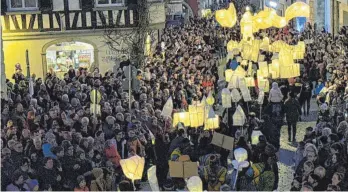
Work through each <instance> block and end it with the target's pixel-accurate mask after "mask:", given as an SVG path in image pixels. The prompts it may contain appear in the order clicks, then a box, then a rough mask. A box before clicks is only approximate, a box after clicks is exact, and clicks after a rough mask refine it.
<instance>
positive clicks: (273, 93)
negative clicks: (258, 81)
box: [268, 82, 284, 103]
mask: <svg viewBox="0 0 348 192" xmlns="http://www.w3.org/2000/svg"><path fill="white" fill-rule="evenodd" d="M283 97H284V96H283V94H282V92H281V91H280V89H279V87H278V83H277V82H273V83H272V89H271V90H270V92H269V96H268V101H269V102H271V103H280V102H281V101H282V100H283Z"/></svg>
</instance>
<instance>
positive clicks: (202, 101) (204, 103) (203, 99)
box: [201, 96, 207, 106]
mask: <svg viewBox="0 0 348 192" xmlns="http://www.w3.org/2000/svg"><path fill="white" fill-rule="evenodd" d="M201 104H203V105H204V106H206V105H207V98H206V97H205V96H203V98H202V100H201Z"/></svg>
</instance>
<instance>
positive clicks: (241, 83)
mask: <svg viewBox="0 0 348 192" xmlns="http://www.w3.org/2000/svg"><path fill="white" fill-rule="evenodd" d="M239 89H240V92H241V93H242V96H243V99H244V101H245V102H249V101H251V95H250V91H249V89H248V87H247V85H246V81H245V78H243V79H240V81H239Z"/></svg>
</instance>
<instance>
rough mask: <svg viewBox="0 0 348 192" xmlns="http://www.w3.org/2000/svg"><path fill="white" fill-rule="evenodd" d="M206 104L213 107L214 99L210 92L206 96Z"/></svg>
mask: <svg viewBox="0 0 348 192" xmlns="http://www.w3.org/2000/svg"><path fill="white" fill-rule="evenodd" d="M206 102H207V104H208V105H213V104H214V102H215V99H214V97H213V94H212V92H211V91H210V92H209V94H208V97H207V100H206Z"/></svg>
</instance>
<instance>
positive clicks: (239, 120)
mask: <svg viewBox="0 0 348 192" xmlns="http://www.w3.org/2000/svg"><path fill="white" fill-rule="evenodd" d="M232 119H233V125H234V126H243V125H244V123H245V119H246V116H245V113H244V111H243V109H242V107H241V106H240V105H238V107H237V109H236V111H235V112H234V114H233V116H232Z"/></svg>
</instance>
